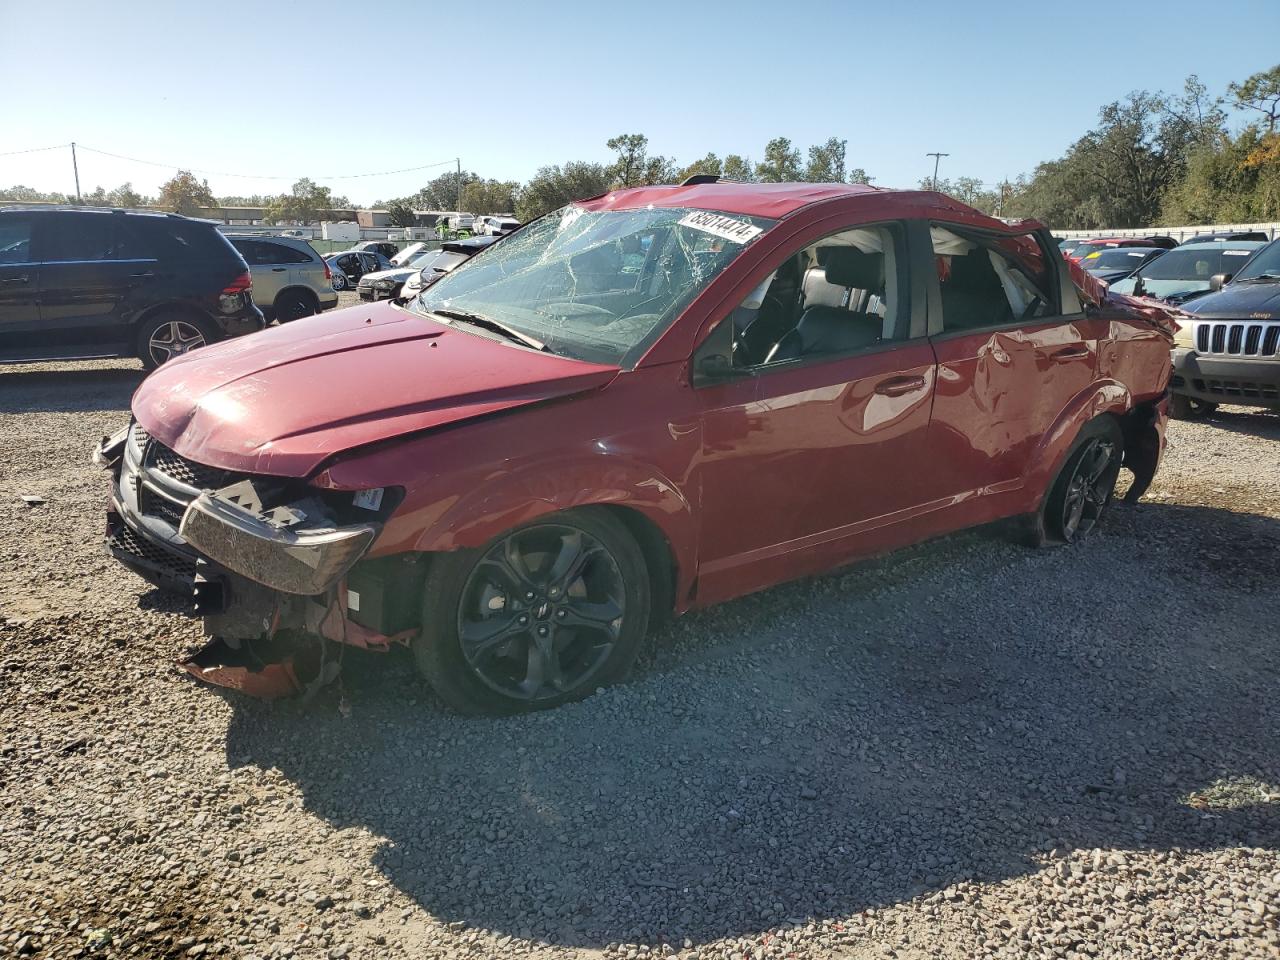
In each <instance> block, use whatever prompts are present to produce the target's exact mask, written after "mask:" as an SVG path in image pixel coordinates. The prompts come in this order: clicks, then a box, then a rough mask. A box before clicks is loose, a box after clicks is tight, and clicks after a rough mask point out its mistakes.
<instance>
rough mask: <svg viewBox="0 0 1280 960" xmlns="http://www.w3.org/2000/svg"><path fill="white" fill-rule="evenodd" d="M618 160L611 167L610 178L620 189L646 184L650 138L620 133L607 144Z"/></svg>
mask: <svg viewBox="0 0 1280 960" xmlns="http://www.w3.org/2000/svg"><path fill="white" fill-rule="evenodd" d="M605 146H607V147H608V148H609V149H610V150H612V151H614V152H615V153H617V155H618V158H617V159H616V160H614V162H613V163H612V164H610V166H609V176H610V178H611V179H612V180H613V182H614V183H615V184H616V185H617V186H619V187H634V186H638V185H639V184H641V183H643V182H644V175H645V170H646V167H647V164H648V159H649V156H648V154H649V138H648V137H646V136H645V135H644V134H643V133H620V134H618V136H616V137H610V138H609V140H608V141H607V142H606V143H605Z"/></svg>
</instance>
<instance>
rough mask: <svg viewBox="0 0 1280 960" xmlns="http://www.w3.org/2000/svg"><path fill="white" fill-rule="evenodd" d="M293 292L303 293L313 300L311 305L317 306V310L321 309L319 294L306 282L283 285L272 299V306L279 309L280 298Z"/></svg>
mask: <svg viewBox="0 0 1280 960" xmlns="http://www.w3.org/2000/svg"><path fill="white" fill-rule="evenodd" d="M291 293H301V294H302V295H303V296H304V297H306V298H307V299H308V300H309V301H310V302H311V305H312V306H313V307H315V308H316V310H317V311H318V310H319V309H320V297H319V295H318V294H317V293H316V292H315V291H314V290H312V289H311V288H310V287H309V286H307V285H306V284H305V283H291V284H289V285H288V286H287V287H282V288H281V289H280V292H279V293H277V294H276V295H275V298H274V299H273V300H272V301H271V306H272V308H273V309H277V308H278V306H279V303H280V299H281V298H282V297H284V296H286V295H287V294H291Z"/></svg>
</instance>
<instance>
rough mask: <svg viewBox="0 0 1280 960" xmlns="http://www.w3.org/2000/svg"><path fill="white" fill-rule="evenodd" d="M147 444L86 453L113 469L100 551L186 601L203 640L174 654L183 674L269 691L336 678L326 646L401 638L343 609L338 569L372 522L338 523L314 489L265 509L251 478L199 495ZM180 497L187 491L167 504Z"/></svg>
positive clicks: (379, 646)
mask: <svg viewBox="0 0 1280 960" xmlns="http://www.w3.org/2000/svg"><path fill="white" fill-rule="evenodd" d="M144 436H145V435H144ZM150 442H151V441H150V440H146V441H145V442H143V443H141V444H139V443H132V442H131V440H130V439H129V437H128V435H127V434H126V433H125V432H123V431H122V432H121V433H120V434H117V435H116V436H114V437H108V438H104V439H103V442H102V443H101V444H100V445H99V446H98V448H97V449H96V450H95V451H94V453H93V461H94V463H95V464H97V465H98V466H101V467H103V468H106V469H108V470H111V471H112V472H113V473H114V479H115V482H114V484H113V485H112V491H111V500H110V506H109V508H108V510H107V530H106V546H107V549H108V551H109V552H110V553H111V554H112V556H114V557H115V558H116V559H117V560H119V561H120V562H121V563H123V564H124V565H125V566H127V567H129V568H130V569H132V570H134V571H135V572H136V573H138V574H140V575H141V576H143V577H144V578H145V579H147V580H148V581H150V582H151V583H153V584H155V585H157V586H159V587H161V588H162V589H165V590H167V591H169V592H172V593H177V594H181V595H185V596H188V597H191V598H193V599H194V601H195V612H196V614H197V615H199V616H201V617H202V618H203V621H204V627H205V632H206V634H208V635H209V636H210V637H211V638H212V640H211V642H210V643H209V644H208V645H207V646H206V647H205V648H203V649H202V650H200V651H199V652H198V653H197V654H195V656H193V657H191V658H189V659H186V660H183V661H180V663H179V666H180V667H181V668H182V669H183V670H185V671H186V672H187V673H189V674H191V675H192V676H194V677H196V678H197V679H200V680H202V681H205V682H208V683H213V684H216V685H218V686H223V687H230V688H232V689H236V690H240V691H242V692H244V693H247V694H249V695H251V696H257V697H262V698H267V699H270V698H274V697H280V696H287V695H290V694H295V693H299V692H302V691H303V690H305V689H309V688H311V687H314V686H318V685H320V684H323V683H326V682H328V681H329V680H331V679H333V676H334V675H335V673H334V669H335V668H334V658H332V657H329V658H328V659H326V656H325V651H326V643H327V642H333V643H338V644H348V645H354V646H360V647H364V648H366V649H372V650H385V649H387V648H388V646H389V645H390V643H392V642H393V641H402V640H404V639H406V638H405V637H403V636H399V635H397V636H393V637H388V636H385V635H383V634H380V633H378V632H376V631H375V630H372V629H369V628H367V627H362V626H361V625H360V624H358V623H355V622H352V621H351V620H349V617H348V614H349V611H348V609H347V593H348V591H347V589H346V584H345V578H346V575H347V573H348V572H349V571H350V569H351V567H352V566H353V565H354V564H355V563H356V562H357V561H358V560H359V559H360V558H361V557H362V556H363V555H364V554H365V552H366V551H367V550H368V548H369V546H370V545H371V544H372V543H373V541H374V539H375V538H376V537H377V534H378V533H379V532H380V530H381V523H380V522H378V521H370V522H364V523H347V524H339V523H335V522H333V515H332V513H331V511H330V510H329V509H328V507H327V506H326V504H325V503H324V502H322V501H321V500H320V499H319V498H316V497H313V498H307V497H302V498H300V499H297V498H295V499H293V500H291V501H290V502H288V503H286V504H284V505H277V506H275V507H270V508H268V507H264V506H263V496H261V495H260V494H261V493H262V491H260V490H259V489H258V488H255V486H254V481H253V480H252V479H241V480H239V481H237V482H234V483H230V484H228V485H227V486H224V487H221V488H219V489H218V490H204V491H203V492H200V493H197V491H196V490H195V488H194V485H193V484H192V483H185V484H184V483H178V484H174V483H171V482H169V481H171V480H172V479H173V477H172V476H167V475H165V474H164V473H163V472H162V471H161V470H159V469H156V463H155V462H154V461H155V459H156V458H153V457H152V456H151V455H150V453H149V452H148V451H149V449H150V448H149V444H150ZM166 453H167V454H168V453H171V452H168V451H166ZM269 483H270V482H269V481H268V482H267V483H266V484H264V489H265V487H266V486H268V485H269ZM180 494H185V497H188V498H190V499H189V500H188V501H187V502H186V503H185V504H184V503H183V502H181V501H179V500H175V499H174V497H175V496H176V495H180ZM157 510H158V511H160V512H158V513H157V512H154V511H157Z"/></svg>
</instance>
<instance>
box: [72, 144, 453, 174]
mask: <svg viewBox="0 0 1280 960" xmlns="http://www.w3.org/2000/svg"><path fill="white" fill-rule="evenodd" d="M61 146H67V144H61ZM77 146H78V147H79V149H81V150H88V151H89V152H90V153H97V154H101V155H102V156H104V157H113V158H114V159H116V160H127V161H128V162H130V163H142V164H146V165H147V166H149V167H164V168H165V169H168V170H188V171H190V172H191V173H203V174H206V175H208V176H213V177H235V178H237V179H239V180H295V179H297V178H296V177H287V176H280V175H278V174H252V173H228V172H227V171H226V170H205V169H203V168H201V167H188V166H185V165H184V164H181V163H160V162H158V161H156V160H142V159H140V158H138V157H126V156H125V155H124V154H120V153H111V152H110V151H107V150H99V149H97V148H96V147H86V146H85V145H84V144H83V143H81V144H78V145H77ZM49 149H52V148H49ZM453 162H454V161H453V160H441V161H440V162H439V163H424V164H422V165H421V166H417V167H404V168H402V169H399V170H379V171H377V172H374V173H334V174H317V175H316V176H314V177H313V178H312V179H314V180H357V179H360V178H363V177H389V176H391V175H392V174H396V173H413V172H415V171H417V170H430V169H431V168H432V167H443V166H447V165H449V164H452V163H453Z"/></svg>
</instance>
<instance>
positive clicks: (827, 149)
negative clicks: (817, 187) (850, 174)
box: [804, 137, 848, 183]
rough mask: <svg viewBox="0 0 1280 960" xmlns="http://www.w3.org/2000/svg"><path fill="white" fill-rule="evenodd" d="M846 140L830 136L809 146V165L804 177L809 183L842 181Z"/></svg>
mask: <svg viewBox="0 0 1280 960" xmlns="http://www.w3.org/2000/svg"><path fill="white" fill-rule="evenodd" d="M847 144H848V141H847V140H837V139H836V138H835V137H831V138H830V139H829V140H827V142H826V143H821V144H818V145H817V146H815V147H810V148H809V165H808V167H806V168H805V172H804V179H806V180H808V181H809V182H810V183H844V154H845V147H846V146H847Z"/></svg>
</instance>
